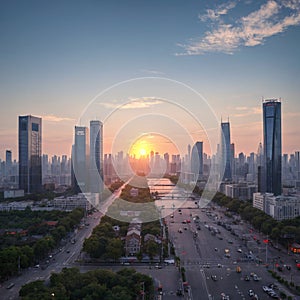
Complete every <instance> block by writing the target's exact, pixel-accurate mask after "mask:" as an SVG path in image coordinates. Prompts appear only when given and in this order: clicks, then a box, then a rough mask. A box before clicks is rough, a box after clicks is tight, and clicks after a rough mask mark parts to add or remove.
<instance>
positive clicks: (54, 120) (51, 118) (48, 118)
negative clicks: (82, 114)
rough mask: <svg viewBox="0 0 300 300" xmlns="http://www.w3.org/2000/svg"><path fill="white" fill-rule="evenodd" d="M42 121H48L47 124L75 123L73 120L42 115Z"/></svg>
mask: <svg viewBox="0 0 300 300" xmlns="http://www.w3.org/2000/svg"><path fill="white" fill-rule="evenodd" d="M42 119H43V120H44V121H49V122H65V121H67V122H71V121H72V122H73V121H75V119H72V118H67V117H58V116H54V115H44V116H42Z"/></svg>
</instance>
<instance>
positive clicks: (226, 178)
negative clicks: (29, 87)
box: [0, 99, 300, 219]
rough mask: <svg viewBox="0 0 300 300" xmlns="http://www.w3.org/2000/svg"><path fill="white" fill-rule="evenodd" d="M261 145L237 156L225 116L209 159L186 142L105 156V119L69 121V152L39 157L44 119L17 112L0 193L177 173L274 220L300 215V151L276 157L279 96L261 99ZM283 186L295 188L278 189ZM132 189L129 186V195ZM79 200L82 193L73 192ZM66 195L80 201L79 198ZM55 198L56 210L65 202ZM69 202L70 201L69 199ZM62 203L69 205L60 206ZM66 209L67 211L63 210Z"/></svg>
mask: <svg viewBox="0 0 300 300" xmlns="http://www.w3.org/2000/svg"><path fill="white" fill-rule="evenodd" d="M262 116H263V128H262V131H263V142H262V143H260V144H259V145H258V149H257V151H256V152H251V153H250V154H249V155H246V154H244V153H242V152H241V153H238V154H236V153H235V144H234V143H233V142H232V140H231V130H230V122H229V119H228V120H227V121H226V122H223V121H222V120H221V126H220V134H221V139H220V143H219V144H218V146H217V149H216V153H214V154H212V155H211V156H209V155H207V154H206V153H204V152H203V146H204V145H203V142H202V141H195V143H194V145H187V153H186V154H185V155H179V154H172V155H170V154H169V153H164V154H160V153H158V152H155V151H151V152H150V153H148V154H146V155H144V156H141V157H139V158H136V157H135V156H131V155H129V154H128V153H126V154H125V153H124V152H123V151H120V152H118V153H116V154H111V153H108V154H104V153H103V143H104V141H103V124H102V123H101V122H100V121H98V120H91V121H90V126H89V128H88V127H85V126H75V131H74V144H73V146H72V153H71V157H68V156H67V155H62V156H61V157H59V156H56V155H54V156H53V157H51V158H49V157H48V155H47V154H42V119H41V118H38V117H34V116H31V115H29V116H20V117H19V136H18V140H19V161H18V162H17V161H16V160H14V161H13V160H12V152H11V150H7V151H6V157H5V158H6V159H5V161H0V184H1V186H0V187H1V188H2V191H3V195H4V196H3V197H2V198H17V197H22V195H24V194H30V193H40V192H41V191H45V190H52V189H57V188H59V187H63V186H65V187H70V186H71V187H72V188H73V191H74V193H75V194H79V193H84V194H88V193H98V194H100V195H101V193H102V192H103V190H104V184H105V185H110V184H111V183H113V182H115V181H116V180H119V179H120V177H121V178H123V177H124V178H126V176H132V174H133V173H137V174H145V175H147V176H149V177H163V176H164V175H177V176H179V175H180V176H179V178H180V180H181V182H182V183H185V184H196V185H198V186H199V187H200V188H204V187H206V188H208V189H212V190H216V189H218V190H219V191H220V192H222V193H224V194H225V195H227V196H228V197H232V198H234V199H239V200H251V199H253V205H254V206H255V207H257V208H259V209H261V210H263V211H265V212H266V213H267V214H269V215H271V216H273V217H274V218H275V219H288V218H293V217H294V216H297V215H298V214H299V209H298V206H299V204H298V203H299V197H298V194H297V193H298V192H299V191H300V151H296V152H295V153H293V154H290V155H288V154H282V141H281V139H282V129H281V101H280V100H278V99H267V100H263V102H262ZM283 187H290V188H293V192H292V193H288V194H286V193H284V194H283V192H282V191H283ZM135 192H136V191H135V190H132V194H134V193H135ZM79 198H80V197H79ZM79 198H78V199H77V198H76V199H75V198H74V199H68V200H66V199H65V200H64V201H65V203H67V202H68V203H69V204H68V205H69V206H68V207H72V205H73V204H72V203H77V204H78V205H83V204H80V203H81V202H80V201H83V200H82V199H81V198H80V199H81V200H80V199H79ZM60 200H61V199H57V204H56V205H57V207H58V206H60V207H62V205H63V204H60V203H63V202H59V201H60ZM72 201H73V202H72ZM65 205H67V204H65ZM63 209H65V208H63Z"/></svg>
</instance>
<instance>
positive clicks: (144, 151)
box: [139, 148, 147, 157]
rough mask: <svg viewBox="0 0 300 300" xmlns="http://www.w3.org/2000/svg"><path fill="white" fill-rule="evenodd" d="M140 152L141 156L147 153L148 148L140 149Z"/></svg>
mask: <svg viewBox="0 0 300 300" xmlns="http://www.w3.org/2000/svg"><path fill="white" fill-rule="evenodd" d="M139 154H140V157H141V156H145V155H146V154H147V151H146V149H144V148H141V149H139Z"/></svg>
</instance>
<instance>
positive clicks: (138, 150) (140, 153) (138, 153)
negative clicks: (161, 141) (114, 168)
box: [129, 139, 149, 159]
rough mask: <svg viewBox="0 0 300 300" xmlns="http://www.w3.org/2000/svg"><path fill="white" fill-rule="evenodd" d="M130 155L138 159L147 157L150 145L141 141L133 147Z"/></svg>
mask: <svg viewBox="0 0 300 300" xmlns="http://www.w3.org/2000/svg"><path fill="white" fill-rule="evenodd" d="M129 153H130V154H131V155H132V156H135V157H136V158H138V159H139V158H142V157H144V158H145V157H146V156H147V154H148V153H149V145H148V143H147V141H146V140H144V139H139V140H137V141H135V142H134V144H133V145H132V146H131V148H130V151H129Z"/></svg>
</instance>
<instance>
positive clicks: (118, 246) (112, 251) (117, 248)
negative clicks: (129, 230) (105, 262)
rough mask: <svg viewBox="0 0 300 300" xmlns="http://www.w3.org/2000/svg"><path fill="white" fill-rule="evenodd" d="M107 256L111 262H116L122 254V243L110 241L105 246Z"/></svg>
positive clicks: (114, 240) (118, 240) (116, 240)
mask: <svg viewBox="0 0 300 300" xmlns="http://www.w3.org/2000/svg"><path fill="white" fill-rule="evenodd" d="M106 250H107V256H108V257H109V258H112V259H113V260H115V261H116V260H117V259H119V258H120V257H121V256H122V253H123V243H122V241H121V240H120V239H116V238H115V239H111V240H109V242H108V245H107V248H106Z"/></svg>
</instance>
